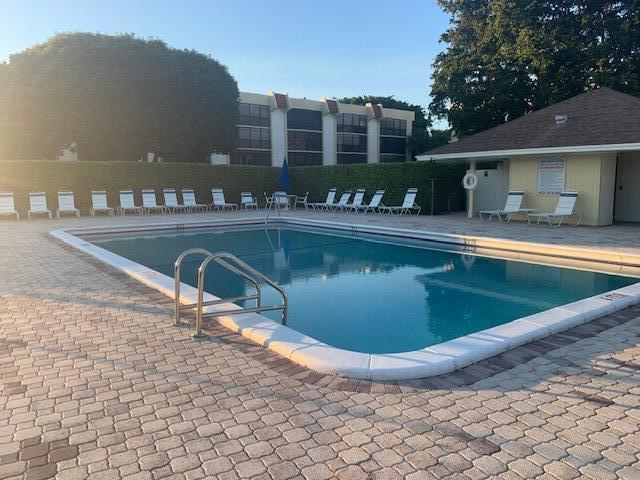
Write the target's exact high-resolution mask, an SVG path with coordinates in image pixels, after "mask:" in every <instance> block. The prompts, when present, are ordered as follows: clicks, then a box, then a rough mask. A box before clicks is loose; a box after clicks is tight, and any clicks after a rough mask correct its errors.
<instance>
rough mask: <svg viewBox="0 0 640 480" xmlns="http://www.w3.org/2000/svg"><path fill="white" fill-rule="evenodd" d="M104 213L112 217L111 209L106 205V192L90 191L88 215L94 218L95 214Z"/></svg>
mask: <svg viewBox="0 0 640 480" xmlns="http://www.w3.org/2000/svg"><path fill="white" fill-rule="evenodd" d="M101 212H102V213H106V214H107V215H113V208H111V207H110V206H109V205H108V204H107V192H105V191H104V190H92V191H91V208H90V209H89V213H90V214H91V216H92V217H95V216H96V213H101Z"/></svg>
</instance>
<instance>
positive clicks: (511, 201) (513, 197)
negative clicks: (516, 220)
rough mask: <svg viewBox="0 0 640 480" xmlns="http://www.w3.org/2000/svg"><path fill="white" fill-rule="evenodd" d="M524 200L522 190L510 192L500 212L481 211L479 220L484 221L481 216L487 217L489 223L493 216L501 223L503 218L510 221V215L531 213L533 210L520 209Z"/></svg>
mask: <svg viewBox="0 0 640 480" xmlns="http://www.w3.org/2000/svg"><path fill="white" fill-rule="evenodd" d="M523 198H524V192H523V191H522V190H512V191H510V192H509V195H507V201H506V203H505V204H504V208H503V209H502V210H481V211H480V220H484V217H483V215H489V219H488V220H489V221H491V219H492V218H493V217H494V216H495V217H498V220H500V222H502V220H503V217H504V218H506V219H507V222H509V221H511V215H512V214H518V213H531V212H533V210H531V209H529V208H522V199H523Z"/></svg>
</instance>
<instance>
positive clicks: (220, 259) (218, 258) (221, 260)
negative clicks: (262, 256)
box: [194, 252, 288, 338]
mask: <svg viewBox="0 0 640 480" xmlns="http://www.w3.org/2000/svg"><path fill="white" fill-rule="evenodd" d="M225 259H226V260H230V261H231V262H233V263H235V264H236V266H232V265H229V263H227V262H226V261H225ZM211 262H216V263H218V264H219V265H221V266H222V267H224V268H227V269H229V270H230V271H232V272H234V273H238V274H240V275H242V276H243V277H245V278H246V277H248V275H246V274H245V273H244V272H241V271H240V270H239V269H238V268H236V267H240V268H242V269H244V270H246V271H247V272H249V273H250V274H251V275H252V276H253V277H254V278H255V277H257V278H258V279H260V280H262V281H263V282H265V283H266V284H268V285H269V286H270V287H272V288H273V289H275V290H276V291H277V292H278V293H280V295H281V296H282V304H281V305H268V306H262V305H261V304H260V286H259V285H258V283H257V282H256V281H255V280H254V279H253V278H252V280H253V282H254V284H255V285H256V286H257V287H256V288H257V290H258V293H257V295H258V299H257V300H258V301H257V304H256V306H255V308H239V309H236V310H225V311H217V312H211V313H207V314H203V313H202V307H203V306H204V305H205V304H206V302H203V297H204V274H205V272H206V270H207V267H208V266H209V264H210V263H211ZM229 267H231V268H229ZM245 275H246V276H245ZM220 303H221V302H220ZM287 305H288V299H287V292H285V291H284V289H283V288H282V287H281V286H280V285H278V284H277V283H275V282H273V281H271V280H270V279H269V278H267V277H266V276H264V275H263V274H262V273H260V272H259V271H258V270H256V269H255V268H253V267H252V266H250V265H248V264H247V263H245V262H243V261H242V260H240V259H239V258H238V257H236V256H235V255H233V254H231V253H228V252H218V253H214V254H212V255H209V256H208V257H207V258H205V259H204V261H203V262H202V264H201V265H200V267H199V268H198V300H197V304H196V307H197V310H196V333H195V335H194V336H195V337H196V338H198V337H202V336H203V335H202V320H203V317H205V316H208V317H219V316H222V315H237V314H239V313H250V312H261V311H267V310H282V324H283V325H286V324H287Z"/></svg>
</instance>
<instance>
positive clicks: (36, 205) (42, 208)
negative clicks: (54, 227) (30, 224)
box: [27, 192, 51, 220]
mask: <svg viewBox="0 0 640 480" xmlns="http://www.w3.org/2000/svg"><path fill="white" fill-rule="evenodd" d="M34 215H49V218H51V210H48V209H47V195H46V194H45V193H44V192H31V193H29V211H28V212H27V218H29V220H31V219H32V218H33V216H34Z"/></svg>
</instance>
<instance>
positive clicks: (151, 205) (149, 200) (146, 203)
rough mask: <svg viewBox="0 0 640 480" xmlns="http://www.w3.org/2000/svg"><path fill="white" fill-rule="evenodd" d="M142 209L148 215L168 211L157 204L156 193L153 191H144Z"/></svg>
mask: <svg viewBox="0 0 640 480" xmlns="http://www.w3.org/2000/svg"><path fill="white" fill-rule="evenodd" d="M142 207H143V208H144V211H145V212H146V213H151V212H159V213H165V212H166V211H167V207H165V206H164V205H158V203H157V202H156V191H155V190H151V189H148V190H142Z"/></svg>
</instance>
